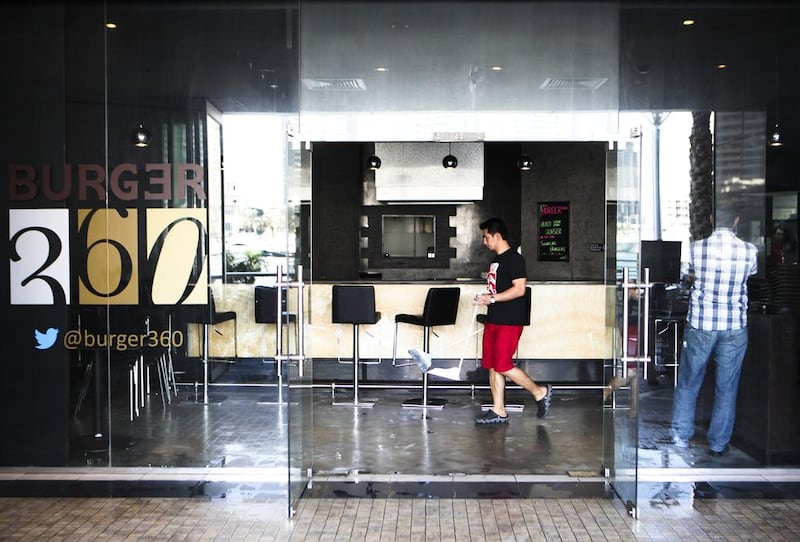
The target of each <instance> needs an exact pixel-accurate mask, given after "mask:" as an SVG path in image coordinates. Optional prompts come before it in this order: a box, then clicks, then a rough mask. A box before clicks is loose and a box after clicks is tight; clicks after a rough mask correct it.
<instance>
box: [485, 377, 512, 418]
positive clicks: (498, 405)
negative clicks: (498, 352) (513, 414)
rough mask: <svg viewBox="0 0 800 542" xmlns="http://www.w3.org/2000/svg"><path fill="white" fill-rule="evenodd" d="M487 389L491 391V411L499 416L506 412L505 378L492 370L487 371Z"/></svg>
mask: <svg viewBox="0 0 800 542" xmlns="http://www.w3.org/2000/svg"><path fill="white" fill-rule="evenodd" d="M489 388H490V389H491V390H492V410H494V412H495V414H499V415H500V416H507V415H508V413H507V412H506V377H505V376H503V375H502V374H501V373H498V372H497V371H495V370H494V369H489Z"/></svg>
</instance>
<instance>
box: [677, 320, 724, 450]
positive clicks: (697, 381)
mask: <svg viewBox="0 0 800 542" xmlns="http://www.w3.org/2000/svg"><path fill="white" fill-rule="evenodd" d="M715 333H717V332H716V331H702V330H699V329H694V328H692V327H689V326H687V327H686V330H685V331H684V335H683V338H684V349H683V352H682V353H681V359H680V363H679V365H678V385H677V387H676V388H675V394H674V397H673V402H672V439H673V441H674V442H675V443H676V444H678V445H686V446H688V443H689V440H690V439H691V438H692V436H693V435H694V416H695V408H696V404H697V394H698V392H699V391H700V386H702V384H703V378H704V377H705V374H706V367H707V365H708V357H709V355H710V354H711V350H712V349H713V348H714V339H715V335H714V334H715Z"/></svg>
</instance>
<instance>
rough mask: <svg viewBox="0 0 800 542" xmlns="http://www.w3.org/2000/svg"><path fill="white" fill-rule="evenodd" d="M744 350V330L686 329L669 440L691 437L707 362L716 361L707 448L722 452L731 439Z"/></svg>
mask: <svg viewBox="0 0 800 542" xmlns="http://www.w3.org/2000/svg"><path fill="white" fill-rule="evenodd" d="M746 350H747V328H742V329H733V330H726V331H703V330H700V329H694V328H692V327H689V326H686V330H685V331H684V334H683V353H682V354H681V360H680V365H679V370H678V386H677V387H676V388H675V396H674V398H673V403H672V437H673V438H674V439H680V440H683V441H686V442H688V441H689V439H691V438H692V435H694V417H695V407H696V403H697V394H698V393H699V392H700V387H701V386H702V385H703V378H704V377H705V374H706V367H708V361H709V358H710V357H711V355H712V354H713V356H714V360H715V361H716V364H717V366H716V384H715V387H714V408H713V410H712V412H711V424H710V426H709V428H708V447H709V448H710V449H711V450H714V451H722V450H723V449H724V448H725V446H726V445H727V444H728V442H729V441H730V439H731V434H733V424H734V421H735V418H736V394H737V392H738V389H739V376H740V375H741V373H742V360H743V359H744V353H745V351H746Z"/></svg>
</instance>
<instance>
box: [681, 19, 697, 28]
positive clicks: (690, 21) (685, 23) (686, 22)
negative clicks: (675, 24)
mask: <svg viewBox="0 0 800 542" xmlns="http://www.w3.org/2000/svg"><path fill="white" fill-rule="evenodd" d="M681 24H682V25H683V26H692V25H693V24H694V19H684V20H683V22H682V23H681Z"/></svg>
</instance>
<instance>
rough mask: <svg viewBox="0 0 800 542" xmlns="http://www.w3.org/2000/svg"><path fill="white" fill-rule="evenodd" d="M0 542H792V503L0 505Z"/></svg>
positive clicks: (799, 532) (797, 520) (795, 533)
mask: <svg viewBox="0 0 800 542" xmlns="http://www.w3.org/2000/svg"><path fill="white" fill-rule="evenodd" d="M0 540H4V541H5V540H8V541H11V540H15V541H16V540H19V541H22V540H27V541H40V540H69V541H73V540H109V541H123V540H125V541H136V540H159V541H162V540H163V541H179V540H180V541H195V540H196V541H201V540H219V541H228V540H236V541H240V540H241V541H267V540H275V541H310V542H318V541H328V540H331V541H333V540H341V541H361V540H363V541H369V540H375V541H378V540H385V541H391V542H394V541H398V542H400V541H420V542H421V541H438V540H463V541H491V542H494V541H525V540H586V541H592V542H595V541H600V540H648V541H649V540H652V541H672V540H675V541H678V540H680V541H684V542H686V541H707V540H719V541H736V542H741V541H747V540H752V541H759V542H761V541H764V540H773V541H774V540H786V541H792V542H794V541H796V540H800V501H798V500H772V499H758V500H750V499H736V500H724V499H723V500H698V501H696V502H695V503H693V504H692V505H691V506H668V505H667V506H659V507H652V508H651V509H650V510H649V512H648V513H647V514H646V515H644V516H643V517H642V518H640V519H639V520H637V521H633V520H632V519H631V518H630V517H629V516H628V513H627V511H626V509H625V507H624V506H623V505H622V504H621V503H620V502H619V501H617V500H612V499H606V498H600V497H595V498H584V499H553V498H536V499H424V498H417V499H347V498H325V499H305V500H303V501H301V503H300V506H299V509H298V511H297V514H296V515H295V517H294V518H293V519H291V520H289V519H287V518H286V515H285V513H284V508H283V507H282V506H281V503H279V502H258V503H241V502H234V503H231V502H225V501H220V500H198V499H182V498H175V499H170V498H122V499H86V498H38V499H31V498H0Z"/></svg>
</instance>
